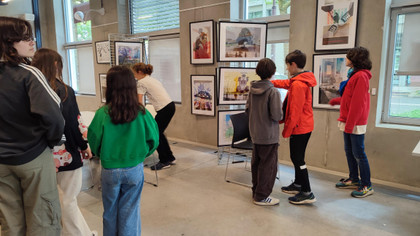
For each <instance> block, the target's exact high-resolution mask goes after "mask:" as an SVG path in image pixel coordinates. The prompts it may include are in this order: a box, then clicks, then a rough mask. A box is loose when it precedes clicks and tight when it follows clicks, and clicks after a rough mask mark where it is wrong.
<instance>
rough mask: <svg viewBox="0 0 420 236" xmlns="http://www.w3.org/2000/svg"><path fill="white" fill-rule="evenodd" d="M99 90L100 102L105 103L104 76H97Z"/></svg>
mask: <svg viewBox="0 0 420 236" xmlns="http://www.w3.org/2000/svg"><path fill="white" fill-rule="evenodd" d="M99 88H100V91H101V101H102V102H103V103H105V102H106V96H105V94H106V74H99Z"/></svg>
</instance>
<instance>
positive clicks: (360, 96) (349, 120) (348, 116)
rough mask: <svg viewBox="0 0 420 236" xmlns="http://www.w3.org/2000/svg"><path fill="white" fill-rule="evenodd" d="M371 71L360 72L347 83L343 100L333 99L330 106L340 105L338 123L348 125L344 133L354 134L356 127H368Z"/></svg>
mask: <svg viewBox="0 0 420 236" xmlns="http://www.w3.org/2000/svg"><path fill="white" fill-rule="evenodd" d="M370 78H372V74H371V73H370V71H369V70H359V71H357V72H356V73H355V74H354V75H353V76H352V77H350V79H349V81H348V82H347V85H346V88H345V89H344V93H343V96H342V97H341V98H335V99H332V100H334V101H330V104H332V105H334V104H340V117H339V118H338V121H341V122H343V123H346V126H345V129H344V132H345V133H349V134H351V133H353V129H354V127H355V126H356V125H367V121H368V117H369V109H370V95H369V80H370Z"/></svg>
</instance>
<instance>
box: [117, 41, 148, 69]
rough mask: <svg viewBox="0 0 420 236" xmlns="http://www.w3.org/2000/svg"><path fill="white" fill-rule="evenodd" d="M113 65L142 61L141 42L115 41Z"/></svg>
mask: <svg viewBox="0 0 420 236" xmlns="http://www.w3.org/2000/svg"><path fill="white" fill-rule="evenodd" d="M115 54H116V56H115V65H128V66H130V65H133V64H135V63H138V62H142V59H143V43H139V42H115Z"/></svg>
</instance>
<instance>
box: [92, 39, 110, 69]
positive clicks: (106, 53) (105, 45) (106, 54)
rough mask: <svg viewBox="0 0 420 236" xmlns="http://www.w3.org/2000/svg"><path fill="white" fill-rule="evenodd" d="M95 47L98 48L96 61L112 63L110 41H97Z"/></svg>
mask: <svg viewBox="0 0 420 236" xmlns="http://www.w3.org/2000/svg"><path fill="white" fill-rule="evenodd" d="M95 48H96V63H98V64H109V63H111V53H110V47H109V41H99V42H95Z"/></svg>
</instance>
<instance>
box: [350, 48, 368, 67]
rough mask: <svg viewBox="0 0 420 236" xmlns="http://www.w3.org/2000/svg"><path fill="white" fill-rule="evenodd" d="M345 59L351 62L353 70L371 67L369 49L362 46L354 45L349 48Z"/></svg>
mask: <svg viewBox="0 0 420 236" xmlns="http://www.w3.org/2000/svg"><path fill="white" fill-rule="evenodd" d="M346 57H347V59H349V60H350V61H351V64H353V68H354V71H357V70H362V69H367V70H370V69H372V62H371V61H370V58H369V51H368V50H367V49H366V48H364V47H355V48H352V49H350V50H349V51H348V52H347V55H346Z"/></svg>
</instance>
